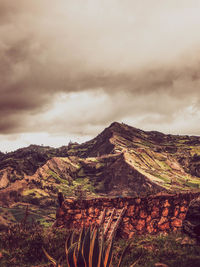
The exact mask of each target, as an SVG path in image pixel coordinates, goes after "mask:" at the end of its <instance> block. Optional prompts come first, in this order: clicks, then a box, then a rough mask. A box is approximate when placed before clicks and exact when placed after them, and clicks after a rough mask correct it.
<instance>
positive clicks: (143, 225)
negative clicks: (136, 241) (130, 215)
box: [136, 219, 145, 231]
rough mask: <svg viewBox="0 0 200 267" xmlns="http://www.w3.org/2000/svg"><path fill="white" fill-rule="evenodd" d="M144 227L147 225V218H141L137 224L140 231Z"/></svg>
mask: <svg viewBox="0 0 200 267" xmlns="http://www.w3.org/2000/svg"><path fill="white" fill-rule="evenodd" d="M144 227H145V220H142V219H140V220H139V221H138V224H137V226H136V229H137V230H138V231H141V230H143V228H144Z"/></svg>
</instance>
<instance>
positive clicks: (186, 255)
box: [0, 223, 200, 267]
mask: <svg viewBox="0 0 200 267" xmlns="http://www.w3.org/2000/svg"><path fill="white" fill-rule="evenodd" d="M68 234H69V230H66V229H52V228H46V227H42V226H41V225H38V224H35V223H33V224H25V225H22V224H14V225H13V226H11V227H10V228H8V229H7V230H5V231H3V232H0V255H2V256H1V257H0V266H1V267H7V266H21V267H25V266H26V267H28V266H34V265H39V266H42V265H46V264H47V263H48V260H47V258H46V257H45V255H44V253H43V251H42V247H44V248H45V249H46V250H48V252H49V254H50V255H54V258H55V259H56V260H58V259H59V258H60V257H61V256H63V255H65V252H64V244H65V240H66V237H67V236H68ZM128 242H130V246H129V248H128V251H127V253H126V254H125V257H124V260H123V262H122V267H130V266H131V264H133V263H135V265H134V266H135V267H151V266H152V267H153V266H155V264H156V263H158V262H159V263H163V264H166V265H167V266H169V267H179V266H181V267H197V266H200V253H199V251H200V244H199V243H196V242H195V240H193V239H190V238H189V237H188V236H187V235H185V234H183V233H180V232H178V233H170V234H158V235H140V236H135V237H133V238H132V239H131V240H129V241H127V240H126V239H122V238H118V239H117V240H116V241H115V242H114V262H113V263H114V264H113V266H115V265H116V263H117V262H118V261H119V258H120V256H121V253H122V251H123V249H124V248H125V247H126V246H127V243H128ZM46 266H47V265H46Z"/></svg>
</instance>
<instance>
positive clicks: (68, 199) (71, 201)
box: [65, 198, 74, 203]
mask: <svg viewBox="0 0 200 267" xmlns="http://www.w3.org/2000/svg"><path fill="white" fill-rule="evenodd" d="M65 202H66V203H73V202H74V200H73V199H70V198H66V199H65Z"/></svg>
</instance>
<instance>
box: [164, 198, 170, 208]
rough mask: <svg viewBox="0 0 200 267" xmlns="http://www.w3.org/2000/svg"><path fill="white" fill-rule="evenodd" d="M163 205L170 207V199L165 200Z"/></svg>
mask: <svg viewBox="0 0 200 267" xmlns="http://www.w3.org/2000/svg"><path fill="white" fill-rule="evenodd" d="M163 207H164V208H167V207H170V204H169V201H168V199H166V200H165V202H164V205H163Z"/></svg>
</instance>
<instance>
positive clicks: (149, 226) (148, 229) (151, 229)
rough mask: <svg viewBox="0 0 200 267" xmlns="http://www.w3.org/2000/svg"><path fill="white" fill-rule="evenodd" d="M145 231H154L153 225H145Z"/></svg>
mask: <svg viewBox="0 0 200 267" xmlns="http://www.w3.org/2000/svg"><path fill="white" fill-rule="evenodd" d="M147 231H148V233H150V234H151V233H153V231H154V228H153V225H148V226H147Z"/></svg>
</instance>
